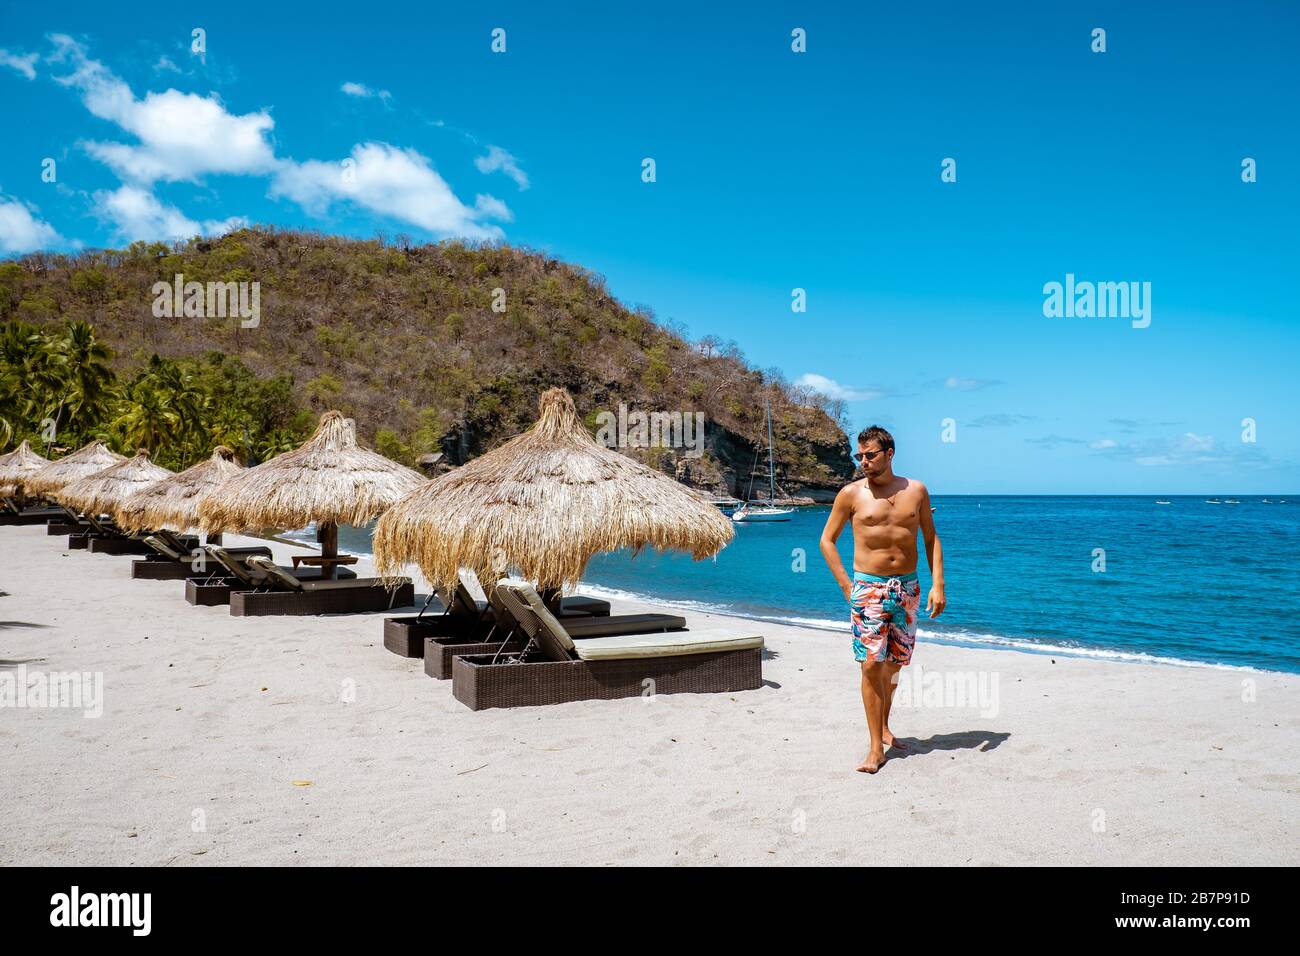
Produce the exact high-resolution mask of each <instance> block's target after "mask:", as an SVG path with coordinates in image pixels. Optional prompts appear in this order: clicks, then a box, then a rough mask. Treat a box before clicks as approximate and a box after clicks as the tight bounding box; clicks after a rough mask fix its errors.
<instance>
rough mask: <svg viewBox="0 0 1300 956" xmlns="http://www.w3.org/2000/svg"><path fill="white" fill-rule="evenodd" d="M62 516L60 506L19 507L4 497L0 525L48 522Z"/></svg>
mask: <svg viewBox="0 0 1300 956" xmlns="http://www.w3.org/2000/svg"><path fill="white" fill-rule="evenodd" d="M63 517H64V512H63V509H62V508H50V507H48V506H45V505H33V506H32V507H30V508H19V507H18V506H17V505H15V504H14V503H13V502H12V501H11V500H10V499H8V498H6V499H5V507H4V511H3V512H0V525H31V524H49V522H50V521H52V520H59V519H61V518H63Z"/></svg>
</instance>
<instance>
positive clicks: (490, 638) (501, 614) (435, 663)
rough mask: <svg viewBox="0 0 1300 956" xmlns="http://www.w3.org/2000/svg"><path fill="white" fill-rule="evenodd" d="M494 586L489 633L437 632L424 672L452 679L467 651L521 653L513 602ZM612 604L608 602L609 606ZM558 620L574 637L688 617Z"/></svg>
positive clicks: (660, 627) (427, 645)
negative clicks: (459, 659)
mask: <svg viewBox="0 0 1300 956" xmlns="http://www.w3.org/2000/svg"><path fill="white" fill-rule="evenodd" d="M500 587H501V586H500V585H498V586H497V588H496V589H493V591H492V593H491V595H490V597H491V601H490V603H491V608H492V611H493V626H492V628H491V629H490V630H489V631H488V633H487V634H480V635H479V636H474V635H473V634H471V635H469V636H466V635H464V634H463V633H462V634H457V633H455V632H452V633H450V634H437V635H432V636H430V637H427V638H426V639H425V641H424V672H425V673H426V674H428V675H429V676H430V677H432V678H434V679H436V680H450V679H451V674H452V663H453V662H454V660H455V659H456V658H457V657H460V656H462V655H465V654H470V655H475V654H497V653H498V652H505V653H519V652H520V651H522V650H523V648H524V645H525V643H526V642H527V637H526V635H525V634H524V632H523V629H522V628H521V626H520V623H519V621H518V619H517V618H515V616H514V614H513V613H511V611H510V607H509V605H507V604H506V602H505V600H504V598H503V597H502V595H501V594H500V593H498V592H499V589H500ZM606 606H608V605H606ZM557 620H558V621H559V624H560V626H561V627H562V628H564V630H565V632H566V633H567V634H568V635H569V636H570V638H579V639H580V638H588V639H590V638H596V637H614V636H620V635H625V634H652V633H658V632H663V631H680V630H684V629H685V627H686V620H685V619H684V618H682V617H679V616H678V615H676V614H616V615H609V614H603V615H599V616H592V615H590V614H579V613H562V614H561V615H560V616H559V617H558V618H557Z"/></svg>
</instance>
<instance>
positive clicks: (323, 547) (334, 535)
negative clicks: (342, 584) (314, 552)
mask: <svg viewBox="0 0 1300 956" xmlns="http://www.w3.org/2000/svg"><path fill="white" fill-rule="evenodd" d="M316 540H317V541H318V542H320V555H321V557H322V558H337V557H338V556H339V526H338V525H336V524H335V523H334V522H333V521H325V522H322V523H321V524H320V525H319V526H318V527H317V528H316ZM334 568H335V565H333V564H326V565H322V566H321V569H320V576H321V577H322V578H324V579H325V580H327V581H332V580H334Z"/></svg>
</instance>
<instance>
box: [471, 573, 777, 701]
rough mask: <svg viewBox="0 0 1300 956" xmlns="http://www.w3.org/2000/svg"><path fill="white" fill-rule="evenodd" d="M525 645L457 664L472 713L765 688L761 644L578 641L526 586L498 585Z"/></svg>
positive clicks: (634, 638) (694, 637) (738, 639)
mask: <svg viewBox="0 0 1300 956" xmlns="http://www.w3.org/2000/svg"><path fill="white" fill-rule="evenodd" d="M496 593H497V594H500V595H501V597H502V600H503V601H504V602H505V603H506V606H507V607H508V608H509V609H510V613H511V614H512V615H513V616H514V618H515V619H516V620H517V621H518V622H519V625H520V628H521V630H522V631H523V633H524V636H525V637H526V643H525V645H524V647H523V649H522V650H520V651H519V652H517V653H511V652H509V651H506V650H503V651H501V652H498V653H496V654H484V655H475V656H458V657H456V658H455V659H454V661H453V663H452V688H451V690H452V694H453V695H454V696H455V698H456V699H457V700H459V701H460V702H461V703H462V704H465V705H466V706H467V707H469V708H470V709H471V710H484V709H486V708H489V707H531V706H536V705H541V704H559V703H566V702H569V701H577V700H612V699H615V698H620V697H637V696H641V695H644V694H647V693H653V694H685V693H705V694H709V693H728V692H731V691H741V690H754V689H756V688H757V687H759V686H760V685H761V684H762V682H763V668H762V655H763V639H762V638H761V637H758V636H749V635H744V634H737V633H735V632H734V631H730V632H727V631H717V630H705V631H700V630H695V631H690V630H687V631H674V632H669V633H656V634H637V635H623V636H611V637H602V638H596V639H583V638H573V637H571V636H570V635H569V633H568V632H567V631H566V630H565V629H564V628H563V627H562V626H561V625H560V622H559V621H558V620H556V618H555V616H554V615H552V614H551V612H550V611H548V610H547V609H546V605H545V604H544V603H543V602H542V600H541V597H540V596H539V595H538V594H537V592H536V591H535V590H533V588H531V587H529V586H528V585H510V584H499V585H497V589H496Z"/></svg>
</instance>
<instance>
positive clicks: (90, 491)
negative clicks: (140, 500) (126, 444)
mask: <svg viewBox="0 0 1300 956" xmlns="http://www.w3.org/2000/svg"><path fill="white" fill-rule="evenodd" d="M174 474H176V472H174V471H172V470H171V469H170V468H164V467H163V466H162V465H155V464H154V463H153V462H152V461H150V460H149V452H148V450H146V449H144V448H141V449H140V450H139V451H138V452H136V453H135V456H134V457H132V458H128V459H127V460H126V461H122V462H119V463H118V464H116V465H112V466H110V467H108V468H105V469H104V470H103V471H97V472H95V474H93V475H91V476H90V477H88V478H82V479H81V480H80V481H74V482H73V483H72V484H70V485H65V486H64V487H63V488H62V489H61V490H60V491H58V492H56V493H55V497H56V498H57V499H58V500H59V501H61V502H62V503H63V504H65V505H67V506H68V507H69V508H76V509H77V510H78V511H80V512H81V513H82V514H107V515H110V516H112V517H114V518H116V517H117V509H118V506H120V505H121V504H122V502H124V501H125V500H126V499H127V498H128V497H129V496H130V495H131V494H133V493H134V492H137V491H139V490H140V489H141V488H146V487H148V486H149V485H153V484H157V483H158V482H160V481H162V480H163V479H164V478H170V477H171V476H172V475H174Z"/></svg>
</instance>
